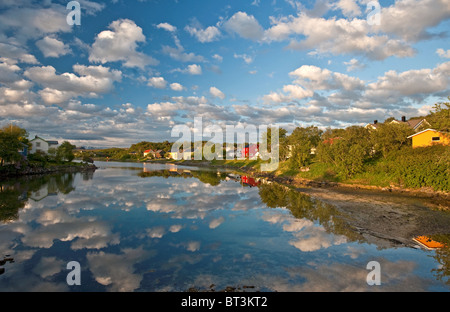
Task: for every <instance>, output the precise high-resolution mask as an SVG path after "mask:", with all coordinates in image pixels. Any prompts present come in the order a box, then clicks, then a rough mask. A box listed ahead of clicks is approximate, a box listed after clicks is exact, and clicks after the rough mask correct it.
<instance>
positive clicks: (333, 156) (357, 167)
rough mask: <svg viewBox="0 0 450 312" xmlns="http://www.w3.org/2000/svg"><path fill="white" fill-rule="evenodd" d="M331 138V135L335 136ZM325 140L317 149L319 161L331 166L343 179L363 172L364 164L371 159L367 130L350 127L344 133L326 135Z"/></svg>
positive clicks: (370, 143)
mask: <svg viewBox="0 0 450 312" xmlns="http://www.w3.org/2000/svg"><path fill="white" fill-rule="evenodd" d="M337 134H339V136H335V137H333V136H332V135H337ZM327 136H330V137H328V138H327V140H325V141H322V142H321V143H320V144H319V145H318V148H317V156H318V159H319V160H320V161H323V162H325V163H330V164H333V165H334V166H335V167H336V168H337V171H338V174H339V175H340V176H342V177H344V178H348V177H351V176H353V175H355V174H356V173H359V172H361V171H363V169H364V163H365V162H366V161H367V160H369V159H370V158H371V157H372V153H371V151H372V142H371V140H370V133H369V130H367V129H365V128H363V127H359V126H351V127H348V128H346V129H345V130H344V131H338V132H334V133H327Z"/></svg>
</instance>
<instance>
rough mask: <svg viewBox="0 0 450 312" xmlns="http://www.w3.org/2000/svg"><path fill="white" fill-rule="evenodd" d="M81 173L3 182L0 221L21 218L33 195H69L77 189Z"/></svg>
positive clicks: (0, 197)
mask: <svg viewBox="0 0 450 312" xmlns="http://www.w3.org/2000/svg"><path fill="white" fill-rule="evenodd" d="M76 174H79V173H75V174H74V173H60V174H51V175H40V176H27V177H22V178H20V179H14V180H9V181H5V182H2V184H1V185H0V221H2V222H11V221H14V220H17V218H18V217H19V209H20V208H23V207H24V206H25V203H26V200H27V198H31V196H32V194H36V193H40V194H43V195H42V196H41V197H40V199H43V198H45V197H46V196H48V195H49V194H57V193H62V194H65V195H66V194H69V193H70V192H72V191H73V190H75V187H74V186H73V184H74V181H75V175H76Z"/></svg>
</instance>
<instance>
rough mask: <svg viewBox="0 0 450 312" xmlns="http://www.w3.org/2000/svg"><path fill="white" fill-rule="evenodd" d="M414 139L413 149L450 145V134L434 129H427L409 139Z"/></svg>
mask: <svg viewBox="0 0 450 312" xmlns="http://www.w3.org/2000/svg"><path fill="white" fill-rule="evenodd" d="M409 138H412V147H413V148H416V147H426V146H431V145H433V144H442V145H450V134H445V133H442V132H439V131H436V130H433V129H426V130H423V131H420V132H417V133H415V134H413V135H411V136H409V137H408V139H409Z"/></svg>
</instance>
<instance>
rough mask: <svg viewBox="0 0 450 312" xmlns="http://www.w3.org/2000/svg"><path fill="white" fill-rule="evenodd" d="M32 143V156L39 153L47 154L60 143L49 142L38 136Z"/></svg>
mask: <svg viewBox="0 0 450 312" xmlns="http://www.w3.org/2000/svg"><path fill="white" fill-rule="evenodd" d="M30 143H31V151H30V154H35V153H36V152H38V151H40V152H43V153H45V154H47V153H48V150H49V149H50V148H56V147H57V146H58V141H47V140H44V139H42V138H40V137H38V136H36V137H35V138H34V139H33V140H31V141H30Z"/></svg>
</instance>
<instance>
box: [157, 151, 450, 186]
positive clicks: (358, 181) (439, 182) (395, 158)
mask: <svg viewBox="0 0 450 312" xmlns="http://www.w3.org/2000/svg"><path fill="white" fill-rule="evenodd" d="M447 151H448V149H447V147H436V148H430V149H427V150H425V151H424V150H420V149H417V150H411V149H410V150H408V154H405V153H403V152H402V151H399V152H398V153H394V154H392V155H391V156H390V157H387V158H379V159H377V160H371V161H370V162H367V163H365V164H364V166H363V167H362V170H361V171H360V172H358V173H356V174H354V175H352V176H345V175H343V174H340V171H339V168H338V167H337V166H335V165H333V164H329V163H324V162H321V161H319V160H318V159H314V160H313V162H312V163H310V164H309V165H308V166H307V167H295V166H292V164H291V163H290V162H289V161H284V162H280V164H279V167H278V169H277V170H276V171H274V172H261V170H260V168H261V164H262V163H263V161H261V160H213V161H195V160H188V161H186V160H181V161H175V160H162V161H155V162H164V163H176V164H180V165H181V164H184V165H194V166H211V167H220V168H230V169H235V170H239V171H241V172H247V173H251V174H254V175H258V176H266V177H272V178H278V179H287V180H297V181H301V180H302V181H307V182H309V181H310V182H313V183H312V184H311V185H318V184H329V185H341V186H354V187H373V188H380V189H389V190H394V189H396V190H421V191H427V192H439V193H449V191H450V179H449V176H450V167H449V164H450V162H449V157H450V155H448V154H447V153H446V152H447Z"/></svg>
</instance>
